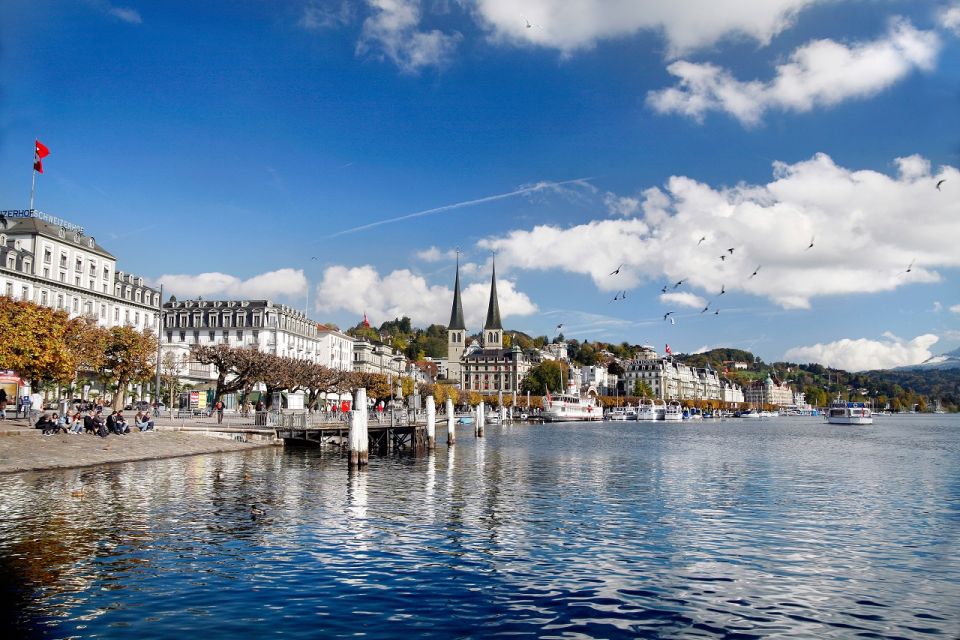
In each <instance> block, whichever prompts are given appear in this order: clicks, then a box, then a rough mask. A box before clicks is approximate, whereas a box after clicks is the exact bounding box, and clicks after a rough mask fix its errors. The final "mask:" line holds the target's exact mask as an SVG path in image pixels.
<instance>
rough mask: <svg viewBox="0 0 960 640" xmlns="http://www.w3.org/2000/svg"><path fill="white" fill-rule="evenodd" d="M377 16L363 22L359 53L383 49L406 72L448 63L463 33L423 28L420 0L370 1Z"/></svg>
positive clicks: (383, 53) (384, 53)
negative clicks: (421, 28) (421, 26)
mask: <svg viewBox="0 0 960 640" xmlns="http://www.w3.org/2000/svg"><path fill="white" fill-rule="evenodd" d="M367 4H369V5H370V7H371V9H373V15H371V16H370V17H368V18H367V19H366V20H364V22H363V32H362V34H361V36H360V40H359V42H358V43H357V54H359V55H364V54H367V53H370V52H373V51H378V52H380V53H381V54H382V55H383V56H386V57H387V58H389V59H390V60H392V61H393V63H394V64H396V65H397V66H398V67H399V68H400V69H401V70H402V71H405V72H408V73H416V72H418V71H419V70H420V69H422V68H424V67H440V66H443V65H444V64H446V63H447V61H448V60H449V59H450V57H451V56H452V55H453V53H454V51H455V50H456V48H457V44H458V43H459V42H460V39H461V36H460V34H459V33H452V34H446V33H443V32H442V31H439V30H436V29H434V30H431V31H422V30H420V28H419V27H420V17H421V16H420V2H419V0H367Z"/></svg>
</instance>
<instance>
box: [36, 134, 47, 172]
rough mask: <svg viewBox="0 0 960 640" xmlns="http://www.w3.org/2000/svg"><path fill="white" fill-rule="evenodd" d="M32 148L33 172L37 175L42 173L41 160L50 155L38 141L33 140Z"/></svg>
mask: <svg viewBox="0 0 960 640" xmlns="http://www.w3.org/2000/svg"><path fill="white" fill-rule="evenodd" d="M33 142H34V146H33V170H34V171H36V172H37V173H43V163H42V162H41V160H43V159H44V158H46V157H47V156H48V155H50V149H47V147H46V145H44V144H43V143H42V142H40V141H39V140H34V141H33Z"/></svg>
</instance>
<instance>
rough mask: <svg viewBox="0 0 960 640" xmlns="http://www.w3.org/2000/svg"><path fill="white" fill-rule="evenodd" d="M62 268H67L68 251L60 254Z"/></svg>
mask: <svg viewBox="0 0 960 640" xmlns="http://www.w3.org/2000/svg"><path fill="white" fill-rule="evenodd" d="M60 268H61V269H66V268H67V254H66V253H61V254H60Z"/></svg>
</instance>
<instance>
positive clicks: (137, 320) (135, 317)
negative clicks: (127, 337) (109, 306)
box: [133, 311, 140, 324]
mask: <svg viewBox="0 0 960 640" xmlns="http://www.w3.org/2000/svg"><path fill="white" fill-rule="evenodd" d="M133 324H140V312H139V311H134V312H133Z"/></svg>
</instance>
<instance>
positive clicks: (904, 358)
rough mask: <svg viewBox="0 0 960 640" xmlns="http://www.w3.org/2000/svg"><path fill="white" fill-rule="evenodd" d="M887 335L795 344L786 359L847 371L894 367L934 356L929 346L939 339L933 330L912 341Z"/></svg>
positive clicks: (785, 356)
mask: <svg viewBox="0 0 960 640" xmlns="http://www.w3.org/2000/svg"><path fill="white" fill-rule="evenodd" d="M884 337H885V338H886V340H884V341H880V340H868V339H866V338H860V339H858V340H851V339H849V338H844V339H843V340H837V341H835V342H829V343H827V344H815V345H813V346H809V347H795V348H793V349H790V350H789V351H787V353H786V354H785V355H784V358H785V359H786V360H788V361H791V362H801V363H808V362H815V363H818V364H822V365H823V366H825V367H834V368H837V369H845V370H847V371H867V370H872V369H891V368H893V367H901V366H905V365H911V364H919V363H921V362H923V361H924V360H926V359H927V358H929V357H930V356H932V355H933V354H932V353H931V352H930V347H932V346H933V345H934V344H936V343H937V341H938V340H939V338H938V337H937V336H935V335H933V334H932V333H927V334H924V335H921V336H917V337H916V338H914V339H913V340H909V341H908V340H903V339H902V338H898V337H897V336H894V335H892V334H889V333H887V334H884Z"/></svg>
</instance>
